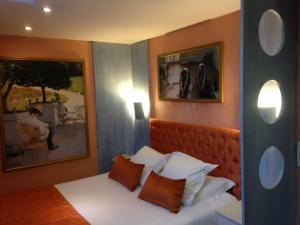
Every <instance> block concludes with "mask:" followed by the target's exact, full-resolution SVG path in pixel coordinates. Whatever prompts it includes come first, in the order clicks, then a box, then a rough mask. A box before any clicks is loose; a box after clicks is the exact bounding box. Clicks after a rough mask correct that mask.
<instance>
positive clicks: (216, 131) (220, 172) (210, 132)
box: [150, 119, 241, 199]
mask: <svg viewBox="0 0 300 225" xmlns="http://www.w3.org/2000/svg"><path fill="white" fill-rule="evenodd" d="M150 138H151V146H152V147H153V148H154V149H156V150H158V151H160V152H162V153H170V152H173V151H182V152H184V153H186V154H188V155H191V156H193V157H195V158H198V159H201V160H203V161H205V162H209V163H214V164H218V165H219V167H218V168H217V169H215V170H214V171H212V172H211V174H210V175H212V176H216V177H226V178H228V179H231V180H233V181H234V182H235V183H236V184H237V186H236V187H235V188H233V190H232V194H234V195H235V196H236V197H237V198H238V199H241V166H240V131H239V130H234V129H227V128H214V127H208V126H202V125H192V124H184V123H177V122H171V121H166V120H158V119H151V122H150Z"/></svg>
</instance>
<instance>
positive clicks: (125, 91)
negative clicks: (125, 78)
mask: <svg viewBox="0 0 300 225" xmlns="http://www.w3.org/2000/svg"><path fill="white" fill-rule="evenodd" d="M118 95H119V96H120V97H121V98H122V99H123V100H124V101H125V102H126V106H127V111H128V113H129V115H131V118H132V120H133V121H134V118H135V115H134V106H133V103H134V102H142V103H143V110H144V114H145V117H146V118H148V117H149V115H150V100H149V95H148V93H147V91H144V90H142V89H136V90H134V89H133V86H132V84H131V82H127V83H122V84H120V85H119V86H118Z"/></svg>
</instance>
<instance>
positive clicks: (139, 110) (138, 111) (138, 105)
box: [133, 102, 145, 120]
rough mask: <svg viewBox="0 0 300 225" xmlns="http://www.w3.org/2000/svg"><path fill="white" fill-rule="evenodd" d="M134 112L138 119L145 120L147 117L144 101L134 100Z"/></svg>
mask: <svg viewBox="0 0 300 225" xmlns="http://www.w3.org/2000/svg"><path fill="white" fill-rule="evenodd" d="M133 104H134V113H135V119H136V120H143V119H145V114H144V110H143V103H142V102H134V103H133Z"/></svg>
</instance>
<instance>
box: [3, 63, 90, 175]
mask: <svg viewBox="0 0 300 225" xmlns="http://www.w3.org/2000/svg"><path fill="white" fill-rule="evenodd" d="M22 67H23V68H22ZM42 71H43V72H42ZM45 71H47V73H45ZM5 74H6V75H5ZM10 76H13V77H14V79H15V81H14V84H13V85H12V86H11V84H10V83H9V82H12V78H11V77H10ZM0 82H1V83H0V84H1V100H0V103H1V107H0V116H1V119H0V125H1V132H0V133H1V149H2V154H1V156H2V165H3V166H2V167H3V170H4V171H13V170H18V169H24V168H30V167H36V166H42V165H48V164H53V163H59V162H64V161H67V160H74V159H81V158H86V157H88V156H89V130H88V111H87V99H86V75H85V61H84V60H81V59H44V58H0ZM42 84H43V86H42ZM5 85H6V86H7V87H6V90H7V88H11V91H10V93H9V94H8V95H7V96H6V98H7V99H5V98H4V97H5V96H4V95H5V92H6V91H5V92H4V91H3V89H2V88H4V87H5ZM3 100H5V102H3ZM4 104H6V106H4ZM47 129H48V130H47ZM50 136H51V137H50Z"/></svg>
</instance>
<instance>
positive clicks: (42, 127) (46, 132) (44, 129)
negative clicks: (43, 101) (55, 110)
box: [20, 108, 58, 151]
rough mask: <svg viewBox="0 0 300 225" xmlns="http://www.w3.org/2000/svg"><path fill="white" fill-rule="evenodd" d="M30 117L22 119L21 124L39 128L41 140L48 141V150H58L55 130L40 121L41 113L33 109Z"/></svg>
mask: <svg viewBox="0 0 300 225" xmlns="http://www.w3.org/2000/svg"><path fill="white" fill-rule="evenodd" d="M29 112H30V116H29V117H27V118H24V119H22V120H21V121H20V122H21V123H23V124H27V125H30V126H33V127H37V128H38V130H39V136H38V138H39V140H41V141H43V140H47V145H48V149H49V150H50V151H53V150H55V149H57V148H58V146H57V145H55V144H54V143H53V140H52V138H53V129H52V128H51V127H50V126H49V125H48V124H47V123H44V122H43V121H41V120H39V119H38V116H40V115H41V112H40V111H39V110H37V109H35V108H31V110H30V111H29Z"/></svg>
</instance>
